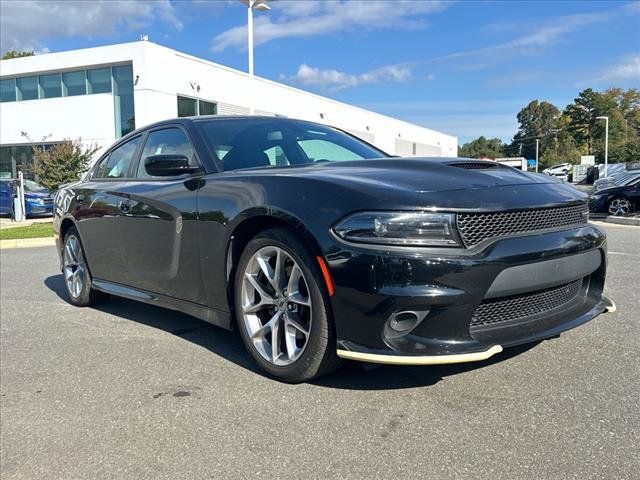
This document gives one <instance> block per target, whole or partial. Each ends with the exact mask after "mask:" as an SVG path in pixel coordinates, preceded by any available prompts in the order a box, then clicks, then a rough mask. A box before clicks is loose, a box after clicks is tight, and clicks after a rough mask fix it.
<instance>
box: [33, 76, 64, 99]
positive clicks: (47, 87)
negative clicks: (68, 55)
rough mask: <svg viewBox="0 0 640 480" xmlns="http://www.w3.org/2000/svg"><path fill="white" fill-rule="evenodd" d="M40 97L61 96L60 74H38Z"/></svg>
mask: <svg viewBox="0 0 640 480" xmlns="http://www.w3.org/2000/svg"><path fill="white" fill-rule="evenodd" d="M38 78H39V80H40V98H53V97H60V96H62V84H61V81H60V74H59V73H56V74H53V75H40V77H38Z"/></svg>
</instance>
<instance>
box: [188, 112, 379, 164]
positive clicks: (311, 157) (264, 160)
mask: <svg viewBox="0 0 640 480" xmlns="http://www.w3.org/2000/svg"><path fill="white" fill-rule="evenodd" d="M197 125H198V126H199V128H201V130H202V132H203V134H204V136H205V138H206V140H207V142H208V143H209V147H210V148H211V151H213V152H215V153H216V154H217V156H218V159H219V160H220V161H221V162H222V164H223V167H224V169H225V170H237V169H242V168H252V167H280V166H288V165H293V166H295V165H304V164H309V163H313V162H317V161H329V162H338V161H344V160H361V159H370V158H380V157H387V156H388V155H387V154H385V153H384V152H382V151H380V150H377V149H376V148H375V147H372V146H370V145H368V144H366V143H364V142H362V141H360V140H358V139H357V138H354V137H352V136H350V135H347V134H346V133H344V132H341V131H340V130H336V129H334V128H331V127H327V126H324V125H318V124H314V123H310V122H303V121H292V120H282V119H277V118H259V119H255V118H251V119H237V120H205V121H199V122H197ZM220 153H224V156H223V157H221V155H220Z"/></svg>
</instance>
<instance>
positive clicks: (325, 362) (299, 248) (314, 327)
mask: <svg viewBox="0 0 640 480" xmlns="http://www.w3.org/2000/svg"><path fill="white" fill-rule="evenodd" d="M267 246H270V247H278V248H280V249H283V250H284V251H285V252H286V253H287V254H288V255H290V256H291V257H292V258H293V259H294V260H295V262H296V263H297V264H298V265H299V266H300V268H301V269H302V271H303V273H304V277H305V279H306V282H307V284H308V287H309V292H308V293H309V298H310V299H311V302H312V303H311V305H313V309H312V315H311V327H310V329H309V337H308V339H307V343H306V345H305V347H304V350H303V352H302V354H301V355H300V357H299V358H297V360H295V361H294V362H293V363H292V364H290V365H286V366H280V365H275V364H274V363H271V362H269V361H267V360H265V359H264V358H263V357H262V356H261V354H260V353H259V352H258V351H257V350H256V347H255V346H254V344H253V342H252V341H251V339H250V336H249V332H248V331H247V328H246V326H245V322H244V320H243V314H242V311H243V310H242V293H241V288H242V281H243V278H244V274H245V271H246V269H247V266H248V263H249V261H250V260H251V258H252V257H253V255H254V254H255V253H256V252H257V251H258V250H259V249H261V248H263V247H267ZM234 299H235V300H234V304H235V315H236V324H237V326H238V330H239V331H240V336H241V337H242V341H243V343H244V345H245V348H246V349H247V351H248V352H249V354H250V355H251V357H252V358H253V359H254V360H255V361H256V363H257V364H258V365H259V366H260V368H262V369H263V370H264V371H266V372H267V373H268V374H269V375H271V376H273V377H276V378H278V379H280V380H283V381H285V382H289V383H299V382H304V381H308V380H311V379H313V378H318V377H320V376H322V375H326V374H328V373H330V372H332V371H334V370H336V369H337V368H339V367H340V365H341V364H342V361H341V359H340V358H338V356H337V354H336V334H335V327H334V323H333V318H332V315H331V309H330V306H329V297H328V293H327V289H326V285H325V283H324V280H323V277H322V273H321V272H320V268H319V265H318V264H317V260H316V258H315V257H314V256H313V255H312V254H311V252H310V251H309V249H308V248H307V247H306V246H305V245H304V244H303V243H302V242H301V241H300V240H299V239H298V237H297V236H296V234H295V233H294V232H292V231H290V230H288V229H285V228H272V229H268V230H265V231H263V232H261V233H259V234H258V235H257V236H256V237H255V238H253V239H252V240H251V241H250V242H249V243H248V244H247V246H246V247H245V249H244V252H243V253H242V256H241V257H240V261H239V262H238V266H237V268H236V272H235V279H234Z"/></svg>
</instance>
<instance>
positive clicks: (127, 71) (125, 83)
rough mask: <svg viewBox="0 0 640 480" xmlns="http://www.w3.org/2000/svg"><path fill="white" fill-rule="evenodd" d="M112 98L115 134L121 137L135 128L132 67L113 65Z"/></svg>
mask: <svg viewBox="0 0 640 480" xmlns="http://www.w3.org/2000/svg"><path fill="white" fill-rule="evenodd" d="M113 86H114V90H113V100H114V102H115V115H116V136H117V137H122V136H124V135H126V134H127V133H129V132H133V131H134V130H135V129H136V121H135V110H134V105H133V67H132V66H131V65H123V66H120V67H113Z"/></svg>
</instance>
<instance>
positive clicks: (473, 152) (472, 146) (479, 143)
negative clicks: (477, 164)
mask: <svg viewBox="0 0 640 480" xmlns="http://www.w3.org/2000/svg"><path fill="white" fill-rule="evenodd" d="M503 154H504V144H503V143H502V140H500V139H499V138H490V139H487V138H485V137H478V138H476V139H475V140H472V141H471V142H467V143H465V144H464V145H463V146H462V147H460V149H459V150H458V156H460V157H467V158H498V157H501V156H503Z"/></svg>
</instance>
